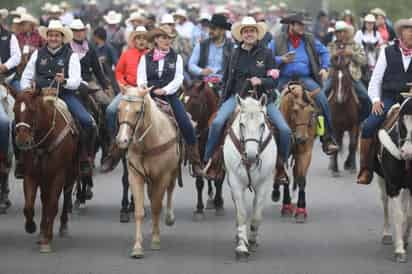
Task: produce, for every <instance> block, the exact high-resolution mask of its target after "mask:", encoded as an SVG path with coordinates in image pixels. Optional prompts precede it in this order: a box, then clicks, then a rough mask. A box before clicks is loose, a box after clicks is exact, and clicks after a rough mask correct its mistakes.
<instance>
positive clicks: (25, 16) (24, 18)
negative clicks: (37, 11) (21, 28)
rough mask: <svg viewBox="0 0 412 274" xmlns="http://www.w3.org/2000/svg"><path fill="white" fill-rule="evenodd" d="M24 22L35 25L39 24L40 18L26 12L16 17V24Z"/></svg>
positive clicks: (14, 21)
mask: <svg viewBox="0 0 412 274" xmlns="http://www.w3.org/2000/svg"><path fill="white" fill-rule="evenodd" d="M24 22H29V23H33V24H35V25H38V24H39V20H37V19H36V18H35V17H34V16H33V15H30V14H28V13H24V14H22V15H21V16H20V17H17V18H15V20H13V23H15V24H20V23H24Z"/></svg>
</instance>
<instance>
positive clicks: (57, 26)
mask: <svg viewBox="0 0 412 274" xmlns="http://www.w3.org/2000/svg"><path fill="white" fill-rule="evenodd" d="M49 31H58V32H61V33H62V34H63V37H64V38H63V43H68V42H70V41H71V40H72V39H73V32H72V31H71V29H69V28H66V27H64V26H63V24H62V22H60V21H59V20H50V22H49V26H48V27H44V26H40V27H39V34H40V36H41V38H43V39H44V40H47V33H48V32H49Z"/></svg>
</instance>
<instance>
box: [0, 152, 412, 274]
mask: <svg viewBox="0 0 412 274" xmlns="http://www.w3.org/2000/svg"><path fill="white" fill-rule="evenodd" d="M327 162H328V158H327V157H326V156H324V155H323V154H322V153H321V152H320V150H319V144H317V148H316V152H315V153H314V159H313V162H312V166H311V168H310V172H309V176H308V180H307V181H308V186H307V205H308V213H309V216H308V221H307V223H306V224H296V223H294V221H293V219H289V218H286V219H285V218H282V217H280V204H274V203H272V201H270V199H269V197H268V201H267V207H266V209H265V212H264V222H263V225H262V229H261V238H260V239H261V241H260V246H259V249H258V251H257V252H256V253H253V254H252V256H251V257H250V259H249V261H248V262H237V261H236V260H235V256H234V247H235V246H234V236H235V219H234V208H233V203H232V200H231V198H230V193H229V188H228V186H227V185H226V184H225V187H224V198H225V208H226V215H225V216H222V217H217V216H215V214H214V212H213V211H207V213H206V219H205V220H204V221H203V222H194V221H193V209H194V206H195V187H194V180H193V179H192V178H189V177H187V176H186V177H185V180H184V183H185V186H184V188H183V189H180V188H178V189H177V191H176V192H175V199H174V200H175V215H176V224H175V226H174V227H171V228H169V227H166V226H165V225H164V224H163V223H162V227H161V241H162V250H161V251H156V252H155V251H150V250H149V247H150V229H151V227H150V219H149V218H146V221H145V225H144V237H145V247H146V249H145V258H144V259H142V260H133V259H130V258H129V257H128V254H129V251H130V249H131V247H132V245H133V237H134V223H133V222H132V223H129V224H121V223H120V222H119V210H120V197H121V181H120V176H121V169H120V168H118V169H116V170H115V171H114V172H112V173H111V174H109V175H102V174H97V175H96V177H95V188H94V194H95V195H94V199H93V200H92V201H90V202H89V203H88V206H87V209H85V210H84V211H83V212H82V213H81V214H73V215H72V216H71V218H70V223H69V229H70V237H68V238H64V239H62V238H59V237H58V236H56V237H55V240H54V242H53V248H54V253H52V254H47V255H44V254H39V252H38V247H37V246H36V243H35V242H36V240H37V238H36V235H28V234H26V233H25V232H24V217H23V213H22V208H23V192H22V184H21V181H15V180H14V179H13V180H12V181H11V190H12V193H11V199H12V201H13V206H12V208H11V209H10V210H9V213H8V214H7V215H0V273H1V274H3V273H7V274H25V273H36V274H51V273H59V274H66V273H67V274H69V273H70V274H103V273H104V274H106V273H110V274H111V273H113V274H114V273H119V274H128V273H134V274H135V273H137V274H146V273H154V274H160V273H164V274H206V273H207V274H212V273H213V274H215V273H216V274H218V273H219V274H220V273H236V274H248V273H250V274H259V273H262V274H263V273H268V274H269V273H271V274H273V273H282V274H286V273H288V274H289V273H290V274H321V273H325V274H332V273H336V274H338V273H339V274H358V273H359V274H366V273H371V274H372V273H373V274H377V273H382V274H397V273H404V274H408V273H412V262H410V263H407V264H396V263H395V262H394V261H393V248H392V247H391V246H383V245H382V244H381V242H380V241H381V231H382V225H383V212H382V209H381V204H380V199H379V191H378V187H377V184H376V183H375V184H373V185H371V186H368V187H363V186H357V185H356V184H355V183H354V180H355V175H353V174H349V173H346V172H343V177H340V178H331V177H330V175H329V173H328V170H327ZM205 196H206V195H205ZM248 196H250V194H248ZM37 205H38V206H39V201H38V202H37ZM39 212H40V211H39V209H38V208H37V211H36V213H37V215H36V218H37V220H38V218H39ZM57 227H58V225H57V226H56V228H57ZM410 259H411V261H412V256H411V258H410Z"/></svg>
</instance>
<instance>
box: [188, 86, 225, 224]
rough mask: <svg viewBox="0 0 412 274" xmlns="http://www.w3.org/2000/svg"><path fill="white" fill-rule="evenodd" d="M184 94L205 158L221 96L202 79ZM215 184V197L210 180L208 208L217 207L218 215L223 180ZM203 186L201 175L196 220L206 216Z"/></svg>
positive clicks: (217, 212)
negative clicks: (211, 127)
mask: <svg viewBox="0 0 412 274" xmlns="http://www.w3.org/2000/svg"><path fill="white" fill-rule="evenodd" d="M183 95H184V103H185V106H186V110H187V112H189V113H190V115H191V116H192V120H193V121H195V122H196V131H197V138H198V143H199V150H200V151H199V152H200V157H202V158H203V155H204V152H205V147H206V142H207V137H208V133H209V121H210V119H211V118H212V116H213V115H214V114H215V113H216V112H217V110H218V102H219V96H218V94H217V93H216V92H215V91H214V90H213V88H212V87H210V86H209V84H208V83H206V82H205V81H202V80H198V81H195V82H194V83H193V85H192V87H191V88H189V89H186V90H185V92H184V94H183ZM214 184H215V188H216V193H215V197H214V198H213V187H212V181H211V180H208V197H209V199H208V201H207V204H206V209H215V210H216V215H223V214H224V208H223V198H222V184H223V180H219V181H214ZM203 187H204V181H203V178H202V177H200V176H199V177H196V190H197V205H196V211H195V212H194V213H193V214H194V218H195V220H202V219H203V218H204V211H203V209H204V204H203Z"/></svg>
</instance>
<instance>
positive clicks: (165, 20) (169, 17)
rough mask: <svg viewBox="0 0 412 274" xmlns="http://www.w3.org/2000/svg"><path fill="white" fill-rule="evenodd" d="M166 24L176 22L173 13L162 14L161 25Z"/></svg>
mask: <svg viewBox="0 0 412 274" xmlns="http://www.w3.org/2000/svg"><path fill="white" fill-rule="evenodd" d="M166 24H176V21H175V19H174V18H173V15H171V14H169V13H167V14H164V15H163V16H162V18H161V19H160V25H166Z"/></svg>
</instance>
